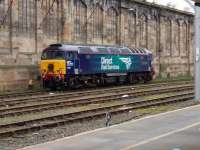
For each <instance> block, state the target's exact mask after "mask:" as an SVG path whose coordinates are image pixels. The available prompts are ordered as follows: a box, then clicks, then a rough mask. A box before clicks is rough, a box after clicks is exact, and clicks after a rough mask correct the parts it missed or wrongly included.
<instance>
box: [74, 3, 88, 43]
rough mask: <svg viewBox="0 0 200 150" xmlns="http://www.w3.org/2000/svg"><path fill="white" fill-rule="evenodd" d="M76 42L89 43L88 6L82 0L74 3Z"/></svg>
mask: <svg viewBox="0 0 200 150" xmlns="http://www.w3.org/2000/svg"><path fill="white" fill-rule="evenodd" d="M74 40H75V41H77V42H79V43H81V42H86V41H87V6H86V4H85V3H84V2H83V1H82V0H75V2H74Z"/></svg>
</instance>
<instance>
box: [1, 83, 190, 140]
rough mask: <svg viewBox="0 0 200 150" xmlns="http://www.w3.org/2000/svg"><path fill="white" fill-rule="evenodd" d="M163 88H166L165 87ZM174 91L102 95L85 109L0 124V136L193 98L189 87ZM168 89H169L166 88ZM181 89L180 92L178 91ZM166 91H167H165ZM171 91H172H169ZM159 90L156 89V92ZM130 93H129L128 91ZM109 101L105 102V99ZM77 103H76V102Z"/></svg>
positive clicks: (86, 103)
mask: <svg viewBox="0 0 200 150" xmlns="http://www.w3.org/2000/svg"><path fill="white" fill-rule="evenodd" d="M165 90H167V88H166V87H165ZM173 90H174V91H173V92H175V91H176V90H177V91H179V92H178V93H177V91H176V93H171V94H169V95H164V96H158V95H157V97H146V98H145V97H143V98H141V99H135V96H134V95H132V96H131V95H129V96H128V97H126V98H125V97H123V98H122V95H118V96H119V97H116V96H115V97H113V100H115V102H114V103H113V100H112V101H110V100H111V98H112V97H106V98H105V97H104V99H102V100H103V101H104V102H103V104H100V105H94V104H97V103H98V104H99V103H102V101H100V99H99V101H98V102H97V100H96V101H95V102H92V104H93V105H92V107H88V108H87V109H81V110H80V109H77V110H76V111H73V112H67V113H62V114H57V115H53V116H48V117H44V118H38V119H29V120H25V121H18V122H13V123H7V124H2V125H0V137H6V136H11V135H16V134H24V133H27V132H34V131H38V130H40V129H45V128H50V127H56V126H60V125H64V124H68V123H72V122H75V121H81V120H87V119H91V118H98V117H103V116H105V113H106V112H108V111H109V112H110V113H111V114H116V113H121V112H126V111H129V110H134V109H140V108H145V107H150V106H158V105H164V104H169V103H175V102H180V101H186V100H191V99H193V97H194V96H193V95H194V93H193V90H192V88H191V87H185V89H184V88H181V87H179V88H177V86H176V90H175V89H173ZM168 91H170V90H168ZM180 91H181V92H180ZM165 92H167V91H165ZM171 92H172V91H171ZM158 93H159V91H157V94H158ZM129 94H130V93H129ZM106 100H107V101H109V102H110V103H109V102H106V103H105V101H106ZM84 103H85V105H90V104H91V103H90V104H88V102H82V103H81V105H84ZM76 105H77V104H76Z"/></svg>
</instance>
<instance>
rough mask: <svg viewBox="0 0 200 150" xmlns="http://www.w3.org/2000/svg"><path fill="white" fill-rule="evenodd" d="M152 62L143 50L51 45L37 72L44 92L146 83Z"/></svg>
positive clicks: (45, 52)
mask: <svg viewBox="0 0 200 150" xmlns="http://www.w3.org/2000/svg"><path fill="white" fill-rule="evenodd" d="M152 62H153V58H152V53H151V51H149V50H147V49H145V48H128V47H117V46H98V45H65V44H52V45H50V46H49V47H47V48H46V49H44V50H43V52H42V56H41V64H40V70H41V75H42V80H43V86H44V87H45V88H57V87H62V88H65V87H69V88H75V87H80V86H85V85H98V86H101V85H105V84H108V83H113V82H114V83H124V82H126V83H130V84H133V83H136V82H139V81H143V82H148V81H150V80H152V79H153V75H154V69H153V65H152Z"/></svg>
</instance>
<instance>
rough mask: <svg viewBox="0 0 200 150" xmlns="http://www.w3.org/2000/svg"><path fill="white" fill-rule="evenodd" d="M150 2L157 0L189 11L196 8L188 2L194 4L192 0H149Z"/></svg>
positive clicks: (162, 3)
mask: <svg viewBox="0 0 200 150" xmlns="http://www.w3.org/2000/svg"><path fill="white" fill-rule="evenodd" d="M147 1H149V2H155V3H157V4H161V5H165V6H166V5H168V6H170V7H174V8H176V9H180V10H185V11H189V12H194V9H193V8H192V6H191V5H189V4H188V3H189V2H190V3H191V4H193V2H192V1H191V0H147Z"/></svg>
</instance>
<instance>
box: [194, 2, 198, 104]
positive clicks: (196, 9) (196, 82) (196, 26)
mask: <svg viewBox="0 0 200 150" xmlns="http://www.w3.org/2000/svg"><path fill="white" fill-rule="evenodd" d="M193 1H194V2H195V51H194V53H195V61H194V62H195V100H196V101H200V0H193Z"/></svg>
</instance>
